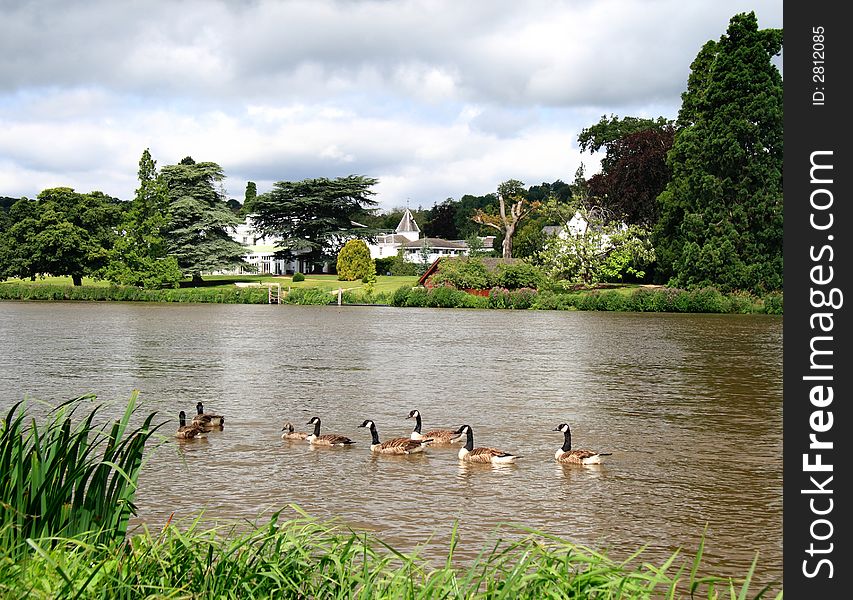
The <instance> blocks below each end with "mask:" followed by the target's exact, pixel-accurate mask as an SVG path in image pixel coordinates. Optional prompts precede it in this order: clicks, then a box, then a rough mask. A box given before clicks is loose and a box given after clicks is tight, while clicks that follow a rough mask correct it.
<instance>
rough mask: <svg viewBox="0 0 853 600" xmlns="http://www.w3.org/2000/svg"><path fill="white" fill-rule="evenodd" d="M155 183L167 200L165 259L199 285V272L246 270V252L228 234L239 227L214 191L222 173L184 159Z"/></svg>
mask: <svg viewBox="0 0 853 600" xmlns="http://www.w3.org/2000/svg"><path fill="white" fill-rule="evenodd" d="M160 178H161V180H162V182H163V184H164V185H165V187H166V190H167V193H168V197H169V213H170V216H171V219H170V222H169V226H168V232H167V236H166V238H167V241H168V253H169V255H171V256H174V257H175V258H176V259H177V261H178V265H179V266H180V268H181V270H182V271H183V273H185V274H189V275H191V276H192V279H193V282H195V283H199V282H201V281H202V278H201V273H202V272H203V271H214V270H219V269H226V268H234V267H244V268H248V267H249V264H248V263H246V262H245V260H244V259H243V257H244V255H245V252H246V251H245V248H244V247H243V246H242V245H241V244H240V243H239V242H236V241H235V240H233V239H231V237H230V236H229V234H228V230H229V228H232V227H236V226H237V225H239V224H240V223H241V222H242V221H241V219H240V218H239V217H237V215H235V214H234V213H232V212H231V211H230V210H229V209H228V207H227V206H226V205H225V194H224V193H223V192H222V190H221V189H219V188H218V187H217V184H220V182H221V181H222V180H223V179H224V178H225V176H224V175H223V173H222V168H221V167H220V166H219V165H218V164H216V163H213V162H200V163H197V162H195V161H194V160H193V159H192V158H191V157H186V158H184V159H183V160H181V162H180V164H177V165H166V166H165V167H163V168H162V170H161V172H160Z"/></svg>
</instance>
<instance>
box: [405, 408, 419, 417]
mask: <svg viewBox="0 0 853 600" xmlns="http://www.w3.org/2000/svg"><path fill="white" fill-rule="evenodd" d="M420 416H421V413H420V411H418V410H413V411H411V412H409V416H408V417H406V418H407V419H417V418H418V417H420Z"/></svg>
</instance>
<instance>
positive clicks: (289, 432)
mask: <svg viewBox="0 0 853 600" xmlns="http://www.w3.org/2000/svg"><path fill="white" fill-rule="evenodd" d="M281 430H282V432H283V433H282V434H281V439H283V440H304V439H305V438H307V437H308V434H307V433H305V432H304V431H293V423H291V422H290V421H287V422H285V424H284V426H283V427H282V428H281Z"/></svg>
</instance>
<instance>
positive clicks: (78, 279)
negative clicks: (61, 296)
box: [71, 273, 83, 285]
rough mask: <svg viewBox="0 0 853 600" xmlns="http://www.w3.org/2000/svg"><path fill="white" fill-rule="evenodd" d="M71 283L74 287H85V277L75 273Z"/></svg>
mask: <svg viewBox="0 0 853 600" xmlns="http://www.w3.org/2000/svg"><path fill="white" fill-rule="evenodd" d="M71 281H72V282H73V283H74V285H83V276H82V275H79V274H76V273H75V274H73V275H71Z"/></svg>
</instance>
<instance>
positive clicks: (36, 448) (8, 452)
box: [0, 391, 162, 555]
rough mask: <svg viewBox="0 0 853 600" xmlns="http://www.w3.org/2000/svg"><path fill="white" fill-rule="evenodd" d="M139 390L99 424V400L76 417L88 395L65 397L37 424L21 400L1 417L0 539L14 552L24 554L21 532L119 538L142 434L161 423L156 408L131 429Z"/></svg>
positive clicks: (139, 461)
mask: <svg viewBox="0 0 853 600" xmlns="http://www.w3.org/2000/svg"><path fill="white" fill-rule="evenodd" d="M137 398H138V392H137V391H134V392H133V393H132V394H131V397H130V400H129V402H128V404H127V407H126V408H125V411H124V414H123V415H122V416H121V417H120V418H119V419H116V420H114V421H113V422H112V423H111V424H100V425H99V424H98V423H96V417H97V416H99V415H98V412H99V410H100V409H101V408H102V406H103V405H99V406H96V407H95V408H94V409H92V410H91V411H90V412H89V413H88V415H85V416H84V417H82V418H80V419H76V423H75V413H77V412H78V410H79V409H80V408H81V407H82V406H84V405H86V404H91V401H93V400H95V396H94V395H93V394H89V395H85V396H80V397H78V398H74V399H71V400H68V401H67V402H64V403H62V404H60V405H59V406H57V407H56V408H54V409H53V410H51V411H50V413H49V414H48V417H47V422H46V423H44V424H43V425H39V423H38V422H37V421H36V419H35V418H31V417H29V416H28V415H27V406H26V403H25V402H24V401H20V402H18V403H16V404H15V405H14V406H12V408H11V409H9V412H8V413H7V414H6V417H5V419H4V420H3V421H2V423H0V544H2V545H3V548H4V549H6V550H7V551H11V552H12V554H13V555H22V554H26V553H29V551H30V548H29V546H28V544H27V543H26V541H27V540H28V539H38V540H46V539H50V538H53V537H62V538H72V537H75V536H78V535H82V534H84V533H85V534H89V538H90V539H91V540H92V541H94V542H104V543H106V542H110V541H114V540H122V539H124V536H125V533H126V531H127V523H128V519H129V518H130V516H131V515H132V514H135V511H136V506H135V505H134V503H133V499H134V494H135V492H136V483H137V478H138V475H139V470H140V467H141V465H142V457H143V450H144V447H145V443H146V441H147V440H148V439H149V438H150V437H151V435H152V434H153V433H154V432H155V431H156V430H157V429H158V428H159V427H160V425H162V423H161V424H160V425H156V426H152V420H153V418H154V416H155V414H156V413H151V414H149V415H148V416H147V418H145V419H144V421H143V423H142V425H141V426H139V427H137V428H133V429H131V428H130V420H131V416H132V415H133V413H134V412H135V411H136V403H137Z"/></svg>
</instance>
